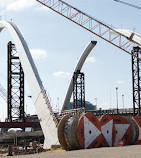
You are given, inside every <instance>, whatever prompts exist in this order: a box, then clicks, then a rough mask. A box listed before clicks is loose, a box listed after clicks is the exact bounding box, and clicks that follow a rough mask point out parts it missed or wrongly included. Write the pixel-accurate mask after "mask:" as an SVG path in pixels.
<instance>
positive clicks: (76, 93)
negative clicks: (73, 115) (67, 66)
mask: <svg viewBox="0 0 141 158" xmlns="http://www.w3.org/2000/svg"><path fill="white" fill-rule="evenodd" d="M78 108H85V79H84V73H82V72H80V71H77V72H74V75H73V109H78Z"/></svg>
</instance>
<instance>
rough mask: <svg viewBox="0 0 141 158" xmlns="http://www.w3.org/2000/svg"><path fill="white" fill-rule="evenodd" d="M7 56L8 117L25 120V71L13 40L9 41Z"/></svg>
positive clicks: (11, 120)
mask: <svg viewBox="0 0 141 158" xmlns="http://www.w3.org/2000/svg"><path fill="white" fill-rule="evenodd" d="M7 56H8V61H7V78H8V80H7V92H8V95H7V106H8V107H7V110H8V112H7V119H8V121H9V122H13V120H15V119H18V120H19V121H20V122H24V121H25V118H24V117H25V116H24V72H23V69H22V66H21V62H20V60H19V56H18V53H17V51H16V47H15V45H14V44H12V42H11V41H10V42H9V43H8V55H7Z"/></svg>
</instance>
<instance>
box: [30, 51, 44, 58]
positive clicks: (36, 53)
mask: <svg viewBox="0 0 141 158" xmlns="http://www.w3.org/2000/svg"><path fill="white" fill-rule="evenodd" d="M30 52H31V55H32V57H33V58H34V59H44V58H46V56H47V53H46V51H45V50H42V49H31V50H30Z"/></svg>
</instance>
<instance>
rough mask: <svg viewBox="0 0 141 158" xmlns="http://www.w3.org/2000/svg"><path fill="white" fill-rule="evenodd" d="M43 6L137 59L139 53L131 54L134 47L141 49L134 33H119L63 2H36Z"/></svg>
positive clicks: (59, 0)
mask: <svg viewBox="0 0 141 158" xmlns="http://www.w3.org/2000/svg"><path fill="white" fill-rule="evenodd" d="M36 1H37V2H39V3H41V4H42V5H44V6H46V7H48V8H50V9H51V10H53V11H55V12H56V13H58V14H60V15H62V16H64V17H65V18H67V19H69V20H70V21H72V22H74V23H76V24H77V25H79V26H81V27H82V28H84V29H86V30H88V31H89V32H91V33H93V34H95V35H96V36H98V37H100V38H102V39H103V40H105V41H107V42H108V43H110V44H112V45H114V46H116V47H118V48H120V49H121V50H123V51H124V52H126V53H128V54H130V55H132V56H134V57H136V58H137V59H139V60H141V58H139V57H138V55H137V54H138V53H139V52H137V53H135V54H133V53H131V50H132V48H133V46H136V45H137V46H139V47H141V40H140V38H139V37H138V36H137V35H136V34H135V33H134V32H132V33H129V31H127V32H124V31H119V30H117V29H115V28H113V27H112V26H110V25H107V24H104V23H103V22H101V21H99V20H98V19H96V18H93V17H91V16H89V15H87V14H86V13H84V12H82V11H80V10H78V9H77V8H75V7H73V6H71V5H69V4H68V3H66V2H64V1H62V0H36Z"/></svg>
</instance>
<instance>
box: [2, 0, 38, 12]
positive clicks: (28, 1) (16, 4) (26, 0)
mask: <svg viewBox="0 0 141 158" xmlns="http://www.w3.org/2000/svg"><path fill="white" fill-rule="evenodd" d="M35 3H36V1H35V0H13V1H10V2H9V3H8V2H5V9H6V11H14V12H17V11H23V10H25V9H28V8H31V7H33V6H34V5H35Z"/></svg>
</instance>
